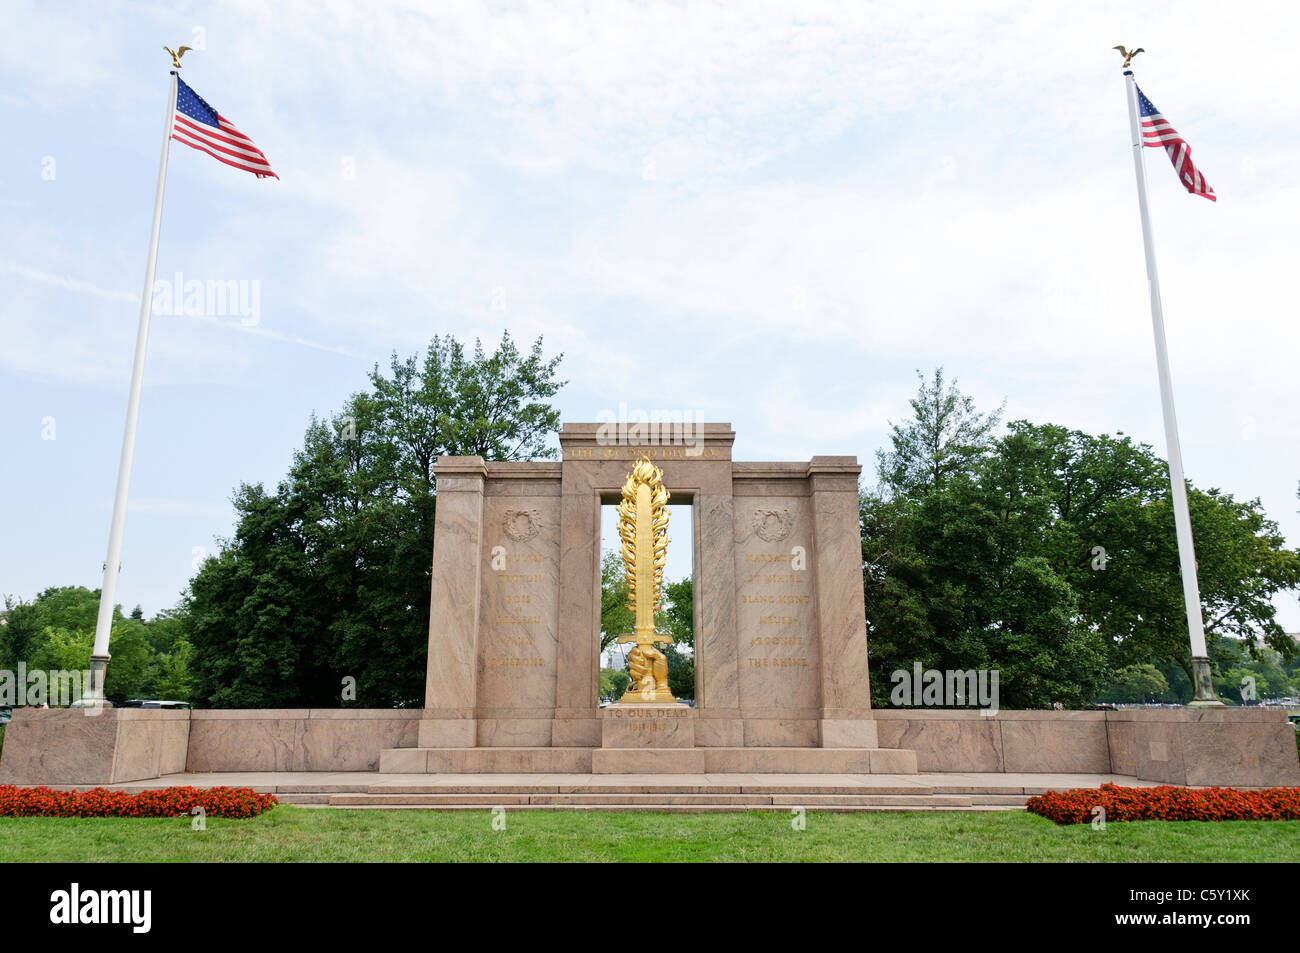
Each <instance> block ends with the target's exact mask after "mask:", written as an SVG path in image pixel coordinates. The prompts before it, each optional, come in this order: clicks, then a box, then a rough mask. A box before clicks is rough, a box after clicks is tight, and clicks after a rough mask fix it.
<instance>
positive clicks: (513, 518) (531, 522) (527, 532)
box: [502, 510, 542, 543]
mask: <svg viewBox="0 0 1300 953" xmlns="http://www.w3.org/2000/svg"><path fill="white" fill-rule="evenodd" d="M502 526H503V528H504V529H505V531H506V535H507V536H509V537H510V538H511V539H513V540H514V541H515V542H516V543H526V542H528V540H530V539H532V538H533V537H534V536H536V535H537V534H538V533H539V532H540V531H541V529H542V514H541V512H540V511H539V510H506V515H505V519H504V520H502Z"/></svg>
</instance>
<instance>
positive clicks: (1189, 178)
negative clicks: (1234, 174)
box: [1137, 88, 1218, 202]
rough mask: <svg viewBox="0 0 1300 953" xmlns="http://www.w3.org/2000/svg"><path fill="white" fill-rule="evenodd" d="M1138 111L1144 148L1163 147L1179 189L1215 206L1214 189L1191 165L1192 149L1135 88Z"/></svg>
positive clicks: (1153, 105)
mask: <svg viewBox="0 0 1300 953" xmlns="http://www.w3.org/2000/svg"><path fill="white" fill-rule="evenodd" d="M1137 94H1138V108H1139V109H1140V110H1141V112H1142V144H1143V145H1147V146H1164V149H1165V152H1167V153H1169V161H1170V162H1172V163H1173V164H1174V171H1175V172H1177V173H1178V178H1179V179H1181V180H1182V183H1183V186H1184V187H1185V188H1186V189H1187V191H1188V192H1191V193H1192V194H1193V195H1203V196H1205V197H1206V198H1207V199H1209V200H1210V201H1211V202H1217V201H1218V199H1217V198H1216V197H1215V195H1214V189H1212V188H1210V183H1209V182H1206V181H1205V176H1203V175H1201V173H1200V170H1199V169H1197V168H1196V166H1194V165H1192V148H1191V146H1189V145H1188V144H1187V142H1186V141H1185V140H1184V139H1183V137H1182V136H1180V135H1179V134H1178V130H1177V129H1175V128H1174V127H1173V126H1171V125H1169V120H1167V119H1166V118H1165V117H1164V116H1162V115H1160V110H1158V109H1156V107H1155V104H1154V103H1152V102H1151V100H1149V99H1147V97H1146V94H1145V93H1143V92H1142V90H1141V89H1140V88H1139V89H1138V91H1137Z"/></svg>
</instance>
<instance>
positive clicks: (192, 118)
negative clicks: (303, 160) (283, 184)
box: [172, 76, 279, 179]
mask: <svg viewBox="0 0 1300 953" xmlns="http://www.w3.org/2000/svg"><path fill="white" fill-rule="evenodd" d="M172 138H173V139H175V140H176V141H177V142H183V143H185V144H186V145H187V146H189V147H190V148H191V149H198V150H199V151H200V152H206V153H207V154H208V155H210V156H212V158H214V159H216V160H218V161H219V162H224V163H225V164H226V165H233V166H234V167H235V168H236V169H243V170H244V171H245V172H251V173H253V175H255V176H257V177H258V178H259V179H265V178H266V177H268V176H270V177H271V178H274V179H278V178H279V176H278V175H276V174H275V173H274V172H272V171H271V164H270V163H269V162H267V161H266V156H265V155H263V154H262V150H261V149H259V148H257V146H255V145H253V140H252V139H250V138H248V136H246V135H244V134H243V133H242V132H240V131H239V130H238V129H236V128H235V126H234V123H232V122H231V121H230V120H229V119H227V118H226V117H225V116H222V115H221V114H220V113H218V112H217V111H216V110H215V109H213V108H212V107H211V106H209V105H208V104H207V103H206V102H204V100H203V97H202V96H200V95H199V94H198V93H196V92H194V90H192V89H190V88H189V87H188V86H186V85H185V81H184V80H183V79H181V78H180V77H179V76H178V77H176V121H175V122H174V123H173V124H172Z"/></svg>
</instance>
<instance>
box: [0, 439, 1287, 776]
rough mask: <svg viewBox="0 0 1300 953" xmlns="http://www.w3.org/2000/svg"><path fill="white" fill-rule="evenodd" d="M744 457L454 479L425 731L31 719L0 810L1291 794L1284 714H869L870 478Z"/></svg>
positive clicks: (35, 713)
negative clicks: (1008, 781) (123, 801)
mask: <svg viewBox="0 0 1300 953" xmlns="http://www.w3.org/2000/svg"><path fill="white" fill-rule="evenodd" d="M734 438H735V435H734V434H733V433H732V430H731V426H730V425H729V424H707V423H706V424H699V425H694V426H684V425H681V424H678V425H676V426H672V427H658V428H647V427H640V428H639V427H637V426H636V425H631V426H621V427H615V426H613V425H600V424H567V425H566V426H565V427H564V428H563V429H562V430H561V431H560V447H561V452H562V458H561V460H560V461H558V462H552V461H545V462H526V463H525V462H520V463H491V462H485V461H484V460H482V459H481V458H479V457H443V458H441V459H440V460H439V461H438V463H437V466H436V469H435V472H436V475H437V480H438V485H437V489H438V497H437V515H436V524H435V537H434V549H433V565H432V586H431V608H432V612H431V617H430V624H429V653H428V666H427V672H426V679H425V702H424V708H423V709H422V710H414V709H406V708H402V709H362V708H328V709H257V710H252V709H250V710H197V711H149V710H144V709H106V710H104V711H102V712H98V713H92V712H87V711H83V710H76V709H62V710H60V709H52V710H42V709H37V708H31V707H27V708H21V709H18V710H16V711H15V713H14V719H13V722H12V723H11V724H10V725H9V726H8V729H7V731H6V738H5V744H4V749H3V757H0V784H5V783H19V784H96V783H98V784H102V783H118V782H126V781H133V780H136V779H146V778H157V777H159V776H160V775H167V774H172V773H174V772H180V771H190V772H245V771H257V772H279V771H374V770H376V769H378V770H380V771H385V772H394V773H399V774H424V773H451V774H466V773H483V774H503V775H504V774H528V773H531V774H538V773H548V774H618V775H654V774H691V775H699V774H704V773H710V774H742V775H743V774H747V773H773V774H786V773H804V774H808V773H816V774H837V775H840V774H844V775H851V774H864V773H875V774H882V773H883V774H911V773H915V772H917V771H918V769H919V770H920V771H924V772H966V773H969V772H977V773H989V774H1002V773H1005V774H1023V773H1041V772H1059V773H1065V774H1090V775H1097V774H1107V773H1113V774H1116V775H1120V776H1125V777H1128V776H1132V777H1136V778H1141V779H1143V780H1152V781H1159V782H1162V783H1169V784H1192V785H1201V784H1229V785H1237V786H1258V785H1276V784H1300V767H1298V766H1297V763H1296V754H1295V740H1294V732H1293V731H1292V729H1291V726H1290V724H1289V723H1288V722H1287V720H1286V713H1285V712H1284V711H1281V710H1272V711H1267V710H1260V709H1253V708H1252V709H1220V710H1202V711H1193V710H1184V709H1157V710H1142V711H1008V710H1001V709H1000V710H998V711H996V712H991V711H975V710H970V709H964V710H962V709H952V708H948V709H944V708H934V707H927V708H919V709H918V708H910V709H904V708H897V709H889V710H882V711H874V712H873V711H872V709H871V706H870V701H869V698H870V695H869V691H868V672H867V634H866V623H865V606H864V604H863V590H862V574H861V567H862V551H861V546H860V541H859V539H860V537H859V526H858V475H859V472H860V469H861V468H860V467H859V466H858V463H857V461H856V460H855V459H854V458H853V457H823V456H818V457H813V458H812V459H811V460H808V461H806V462H802V461H801V462H795V463H745V462H740V461H733V460H732V459H731V447H732V441H733V440H734ZM670 499H671V500H672V502H673V503H674V505H678V506H680V505H689V506H691V507H692V509H693V516H694V518H693V520H692V521H691V526H692V532H691V538H689V539H685V538H679V539H677V540H676V541H670V540H669V538H668V512H667V510H666V508H665V507H666V505H667V503H668V501H669V500H670ZM615 504H616V505H617V506H618V508H619V509H618V516H619V540H620V543H621V546H620V552H621V555H622V558H623V561H624V567H625V569H626V571H627V579H628V591H629V594H630V601H631V603H632V606H631V608H632V610H633V613H634V625H633V631H632V632H630V633H621V632H620V633H616V636H617V637H619V638H620V639H622V640H624V641H625V642H628V643H631V644H632V646H633V648H632V651H631V653H630V668H631V675H632V676H633V678H634V683H633V684H632V685H630V686H629V689H628V692H627V694H625V695H624V696H623V697H622V698H621V699H619V701H618V703H617V704H613V705H608V706H606V707H603V708H602V707H601V705H600V701H599V697H598V691H597V689H598V680H599V646H600V606H601V587H600V562H601V560H600V556H601V553H600V546H601V520H600V514H601V507H602V506H603V505H615ZM670 545H671V546H672V547H674V550H673V551H674V552H675V553H676V552H680V550H679V549H677V547H689V548H690V552H691V554H692V563H693V567H694V568H693V579H694V613H695V615H694V632H695V646H694V652H695V672H696V680H695V704H694V706H693V707H692V706H691V705H689V704H682V703H679V702H678V701H676V700H675V699H674V698H673V696H672V693H671V691H669V689H668V684H667V672H666V668H665V666H664V664H663V655H664V653H663V652H661V651H660V650H659V649H658V648H656V644H664V643H666V642H667V641H668V638H669V637H668V636H666V635H665V634H664V633H661V632H659V631H658V630H657V628H656V626H655V616H654V612H655V609H656V608H657V607H658V603H659V601H660V596H661V592H662V584H663V570H664V566H665V559H666V553H667V550H668V547H669V546H670ZM608 634H611V633H607V635H608ZM91 714H93V715H94V716H93V717H88V715H91ZM413 783H417V784H418V782H413ZM511 783H514V782H511ZM629 783H633V781H632V780H629Z"/></svg>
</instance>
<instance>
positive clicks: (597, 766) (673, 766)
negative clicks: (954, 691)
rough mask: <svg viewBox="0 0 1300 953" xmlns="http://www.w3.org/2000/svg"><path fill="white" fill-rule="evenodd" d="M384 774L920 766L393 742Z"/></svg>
mask: <svg viewBox="0 0 1300 953" xmlns="http://www.w3.org/2000/svg"><path fill="white" fill-rule="evenodd" d="M379 770H380V772H381V773H383V774H598V775H599V774H666V775H672V774H706V773H707V774H916V752H914V751H911V750H908V749H903V748H757V747H753V748H388V749H386V750H384V751H382V752H380V755H379Z"/></svg>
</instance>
